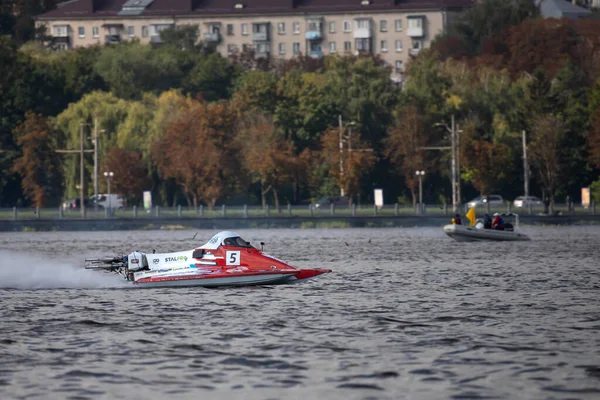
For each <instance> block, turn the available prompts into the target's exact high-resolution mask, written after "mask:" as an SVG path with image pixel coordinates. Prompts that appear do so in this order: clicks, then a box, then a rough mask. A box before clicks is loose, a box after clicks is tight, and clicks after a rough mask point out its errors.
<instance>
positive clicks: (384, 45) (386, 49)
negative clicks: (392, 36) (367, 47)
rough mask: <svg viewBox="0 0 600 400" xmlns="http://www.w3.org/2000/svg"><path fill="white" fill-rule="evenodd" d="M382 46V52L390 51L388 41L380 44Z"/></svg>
mask: <svg viewBox="0 0 600 400" xmlns="http://www.w3.org/2000/svg"><path fill="white" fill-rule="evenodd" d="M380 45H381V51H383V52H387V51H388V48H387V40H382V41H381V43H380Z"/></svg>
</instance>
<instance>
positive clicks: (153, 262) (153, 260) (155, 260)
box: [152, 258, 160, 264]
mask: <svg viewBox="0 0 600 400" xmlns="http://www.w3.org/2000/svg"><path fill="white" fill-rule="evenodd" d="M159 262H160V259H159V258H153V259H152V264H158V263H159Z"/></svg>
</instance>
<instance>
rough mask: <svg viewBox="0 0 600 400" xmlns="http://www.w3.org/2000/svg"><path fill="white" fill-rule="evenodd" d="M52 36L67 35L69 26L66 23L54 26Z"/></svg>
mask: <svg viewBox="0 0 600 400" xmlns="http://www.w3.org/2000/svg"><path fill="white" fill-rule="evenodd" d="M54 36H56V37H66V36H69V27H68V26H67V25H57V26H55V27H54Z"/></svg>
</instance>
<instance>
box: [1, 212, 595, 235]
mask: <svg viewBox="0 0 600 400" xmlns="http://www.w3.org/2000/svg"><path fill="white" fill-rule="evenodd" d="M449 221H450V220H449V218H448V217H418V216H399V217H388V216H386V217H313V218H310V217H273V218H269V217H260V218H153V219H143V220H140V219H133V218H132V219H127V218H119V219H96V220H94V219H85V220H78V219H61V220H57V219H36V220H14V221H0V231H3V232H21V231H110V230H151V229H186V228H187V229H215V230H224V229H243V228H345V227H348V228H369V227H382V228H383V227H426V226H429V227H436V226H439V227H441V226H443V225H446V224H448V223H449ZM508 221H510V219H508V220H507V222H508ZM511 222H512V221H511ZM520 223H521V224H523V225H588V224H600V215H574V216H541V215H531V216H521V217H520Z"/></svg>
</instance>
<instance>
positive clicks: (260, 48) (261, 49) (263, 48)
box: [255, 43, 269, 53]
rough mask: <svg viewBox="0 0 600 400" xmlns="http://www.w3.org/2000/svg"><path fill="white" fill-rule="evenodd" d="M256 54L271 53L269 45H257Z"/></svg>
mask: <svg viewBox="0 0 600 400" xmlns="http://www.w3.org/2000/svg"><path fill="white" fill-rule="evenodd" d="M255 49H256V52H257V53H268V52H269V47H268V46H267V43H256V47H255Z"/></svg>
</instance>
